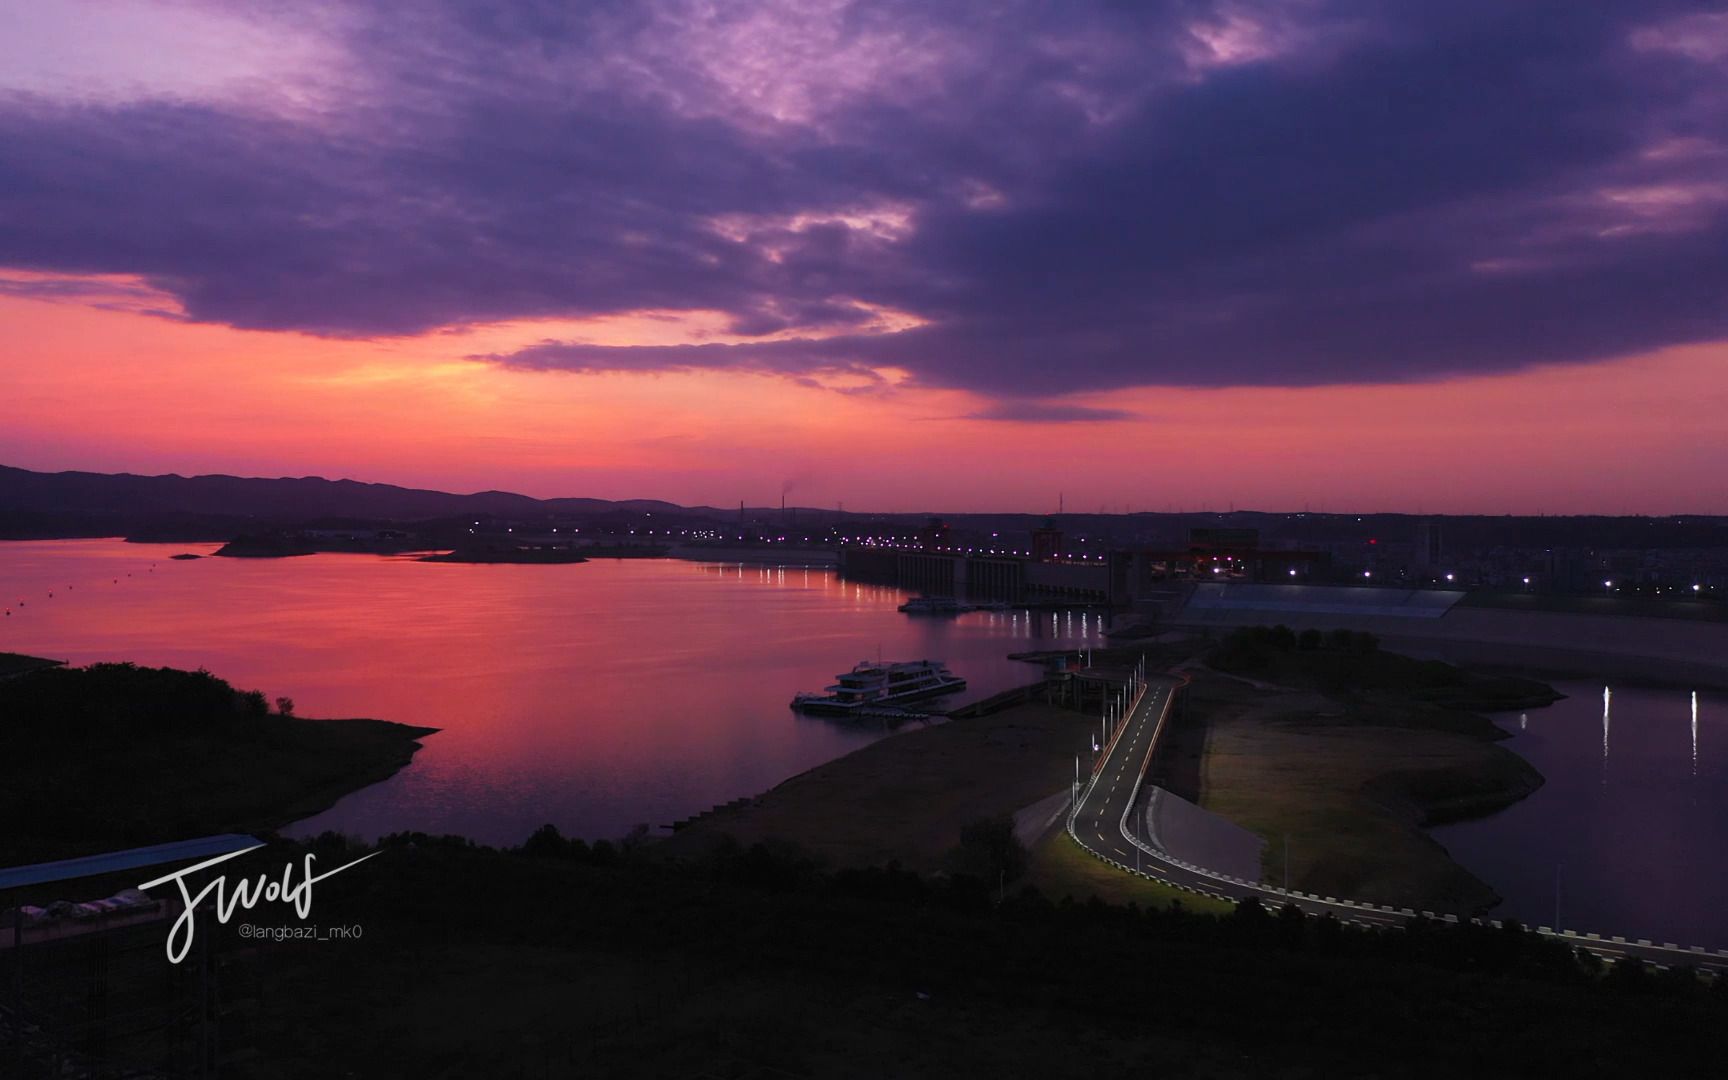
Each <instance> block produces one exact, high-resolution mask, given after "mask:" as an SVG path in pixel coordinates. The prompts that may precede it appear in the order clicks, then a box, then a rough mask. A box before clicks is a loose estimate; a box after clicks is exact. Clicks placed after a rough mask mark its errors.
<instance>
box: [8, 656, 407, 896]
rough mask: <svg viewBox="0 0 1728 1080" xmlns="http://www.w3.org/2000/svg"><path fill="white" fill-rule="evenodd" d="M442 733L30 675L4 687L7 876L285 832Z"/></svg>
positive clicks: (260, 699)
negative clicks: (192, 842) (23, 868)
mask: <svg viewBox="0 0 1728 1080" xmlns="http://www.w3.org/2000/svg"><path fill="white" fill-rule="evenodd" d="M289 708H290V709H291V704H289ZM435 730H436V729H435V728H423V727H408V726H406V725H403V724H394V723H387V722H385V721H381V720H309V719H304V718H301V717H295V716H292V715H283V712H282V708H281V704H279V705H278V709H277V711H274V712H273V711H271V709H270V706H269V704H268V703H267V702H266V700H265V698H264V695H263V694H261V693H257V692H255V691H254V692H242V691H237V690H235V689H234V688H233V687H231V686H229V685H228V684H227V683H225V682H223V681H222V680H221V679H218V678H216V677H215V676H213V675H210V674H209V673H208V672H187V671H176V670H174V669H171V668H139V667H134V666H132V665H130V664H97V665H92V666H90V667H87V668H46V669H37V670H32V671H28V672H26V673H25V674H21V675H18V676H16V677H13V678H7V679H3V680H0V821H5V822H7V823H8V827H7V828H6V829H4V830H0V866H10V865H16V864H20V863H29V862H39V861H47V860H53V859H64V858H70V857H73V856H77V855H86V854H92V853H96V852H102V851H110V850H114V849H118V848H126V847H134V846H140V845H145V844H154V843H162V842H166V841H170V840H182V839H186V838H189V837H195V836H202V835H207V834H211V833H222V832H257V831H264V830H270V829H274V828H279V827H281V826H283V825H286V824H287V823H289V822H291V821H294V820H297V819H299V818H302V817H306V816H308V815H310V814H313V813H316V812H318V811H319V810H322V809H324V808H325V807H328V806H329V805H330V804H331V803H333V802H335V801H336V800H337V799H338V798H340V797H341V796H343V795H345V794H347V793H348V792H350V791H354V790H356V789H358V788H361V787H365V786H366V785H368V784H372V783H376V782H377V781H379V780H382V779H384V778H385V777H388V776H390V775H391V774H392V773H394V772H395V771H396V770H397V769H400V768H401V767H402V766H404V765H406V764H407V763H408V761H409V759H410V758H412V756H413V754H414V752H415V751H416V750H418V749H419V748H420V744H419V742H418V741H417V740H419V739H421V738H423V737H424V736H426V735H429V734H432V733H433V732H434V731H435Z"/></svg>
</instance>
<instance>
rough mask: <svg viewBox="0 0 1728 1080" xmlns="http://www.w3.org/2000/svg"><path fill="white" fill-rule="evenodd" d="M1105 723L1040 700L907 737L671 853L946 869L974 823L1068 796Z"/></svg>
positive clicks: (745, 810) (861, 753) (698, 827)
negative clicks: (755, 850) (783, 848)
mask: <svg viewBox="0 0 1728 1080" xmlns="http://www.w3.org/2000/svg"><path fill="white" fill-rule="evenodd" d="M811 722H818V723H819V722H823V721H811ZM1095 726H1096V721H1095V720H1094V719H1093V718H1092V717H1088V716H1082V715H1081V714H1079V713H1077V712H1074V711H1072V710H1069V709H1063V708H1058V707H1056V706H1053V705H1046V704H1042V703H1031V704H1026V705H1019V706H1015V707H1013V708H1010V709H1005V710H1003V711H1002V712H999V713H995V714H993V715H990V716H979V717H970V718H966V719H957V720H952V721H949V722H947V723H943V724H936V725H934V726H931V727H927V728H919V729H916V730H909V731H902V732H901V733H899V734H897V735H894V736H893V737H892V738H887V739H883V740H881V741H879V742H874V743H871V744H870V745H869V746H866V747H863V748H861V749H858V750H855V751H853V752H852V753H850V754H848V755H846V756H845V757H843V758H840V759H838V760H835V761H830V762H828V763H827V764H824V765H819V766H817V767H816V768H814V769H811V770H809V771H808V772H804V773H801V774H799V775H798V776H795V777H793V778H792V779H790V780H787V781H786V782H785V783H783V784H781V785H780V786H778V787H776V788H774V789H773V790H771V791H768V792H766V793H765V794H763V795H761V796H759V797H758V798H756V799H754V800H751V801H749V802H747V803H745V804H743V805H740V806H735V807H732V808H729V809H726V810H721V811H718V812H716V813H714V814H711V815H709V816H708V817H705V818H703V819H701V820H700V821H698V822H696V823H695V824H693V825H691V826H689V827H688V828H685V829H683V830H681V831H680V832H678V833H677V834H675V835H674V836H673V837H672V838H671V839H670V840H667V841H665V842H664V843H663V844H662V845H659V846H661V847H664V848H665V849H666V850H667V851H668V852H670V853H677V854H683V853H688V852H696V851H700V850H702V849H703V848H705V847H707V846H708V845H710V844H711V843H713V841H714V840H715V838H717V837H719V836H721V835H728V836H731V837H733V838H734V839H736V840H738V841H739V842H741V843H744V844H750V843H755V842H757V841H762V840H769V839H775V840H783V841H788V842H790V843H793V844H796V845H797V846H798V847H800V848H802V849H804V850H806V851H809V852H811V853H812V854H814V855H816V856H818V857H820V858H822V859H823V860H824V861H826V862H828V863H830V864H832V865H834V866H870V865H885V864H887V863H888V862H890V861H897V862H899V863H901V864H902V865H904V866H907V867H911V868H915V869H919V870H927V871H928V870H937V869H942V868H943V865H944V860H945V858H946V857H947V855H948V853H949V852H950V851H951V850H952V849H953V847H954V845H955V843H956V839H957V838H958V836H959V835H960V829H961V828H962V827H963V826H965V825H968V824H970V823H972V822H974V821H978V820H980V819H983V818H993V817H1003V816H1007V815H1011V814H1013V813H1014V812H1016V811H1018V810H1020V809H1021V808H1023V807H1026V806H1030V805H1031V804H1032V803H1035V802H1037V801H1038V800H1040V799H1043V798H1046V797H1047V796H1049V795H1051V794H1052V793H1054V792H1058V791H1064V790H1066V789H1067V787H1068V784H1069V782H1070V781H1071V780H1072V779H1073V776H1074V754H1075V752H1076V751H1077V750H1078V749H1079V748H1080V747H1081V745H1082V744H1083V743H1084V742H1085V740H1086V738H1087V735H1088V733H1089V732H1090V731H1091V730H1092V729H1093V727H1095Z"/></svg>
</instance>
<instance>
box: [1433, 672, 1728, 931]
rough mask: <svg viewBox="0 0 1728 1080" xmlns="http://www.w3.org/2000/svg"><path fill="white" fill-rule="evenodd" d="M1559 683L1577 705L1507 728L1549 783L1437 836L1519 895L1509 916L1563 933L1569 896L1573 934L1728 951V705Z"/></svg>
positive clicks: (1673, 694)
mask: <svg viewBox="0 0 1728 1080" xmlns="http://www.w3.org/2000/svg"><path fill="white" fill-rule="evenodd" d="M1554 685H1555V688H1556V689H1558V690H1560V691H1562V692H1563V693H1566V694H1568V695H1569V697H1568V698H1567V699H1566V700H1564V701H1561V702H1558V703H1556V704H1554V705H1551V706H1549V707H1547V708H1544V709H1538V710H1532V711H1531V712H1528V713H1525V714H1523V715H1522V716H1520V717H1519V718H1518V722H1517V723H1511V722H1509V721H1510V719H1511V718H1510V717H1505V718H1502V719H1501V721H1500V723H1501V726H1502V727H1503V728H1505V729H1506V730H1508V731H1509V732H1510V733H1511V734H1512V738H1511V739H1509V740H1508V741H1507V742H1506V743H1505V746H1506V747H1507V748H1508V749H1510V750H1512V751H1514V752H1516V753H1518V754H1520V755H1522V756H1523V757H1524V758H1525V759H1527V760H1528V761H1529V762H1530V763H1531V764H1532V765H1534V766H1535V767H1536V769H1537V770H1538V771H1539V772H1541V773H1542V775H1543V776H1544V777H1545V778H1546V779H1547V783H1546V784H1545V785H1544V786H1543V787H1542V788H1541V789H1540V790H1539V791H1537V792H1536V793H1535V794H1534V795H1532V796H1530V797H1529V798H1528V799H1525V800H1524V801H1523V802H1520V803H1518V804H1517V805H1515V806H1513V807H1511V808H1509V809H1507V810H1505V811H1502V812H1501V813H1499V814H1496V815H1494V816H1492V817H1488V818H1484V819H1482V820H1479V821H1473V822H1466V823H1463V824H1459V825H1451V826H1447V827H1445V828H1440V829H1435V830H1434V831H1433V835H1434V838H1435V839H1436V840H1438V841H1440V843H1442V844H1444V845H1445V846H1446V848H1447V850H1449V851H1450V852H1451V853H1452V855H1453V857H1454V858H1456V859H1457V860H1458V861H1459V862H1460V863H1462V864H1463V865H1464V866H1465V867H1467V868H1469V869H1470V870H1471V871H1472V872H1473V873H1475V874H1476V875H1477V876H1478V877H1480V878H1482V880H1484V881H1486V882H1488V884H1490V885H1491V886H1493V887H1494V888H1495V890H1496V891H1498V892H1500V893H1501V894H1502V895H1503V896H1505V897H1506V902H1505V903H1504V904H1503V905H1502V906H1501V908H1500V911H1499V912H1498V913H1499V914H1502V915H1512V916H1516V917H1518V918H1520V919H1523V920H1525V921H1527V922H1530V923H1532V924H1540V925H1553V923H1554V921H1555V911H1556V906H1557V901H1558V910H1559V919H1560V923H1561V925H1562V926H1563V927H1564V928H1567V929H1573V930H1578V931H1580V932H1585V931H1590V932H1596V933H1602V934H1620V935H1622V936H1625V937H1629V938H1641V937H1642V938H1650V939H1652V940H1654V941H1658V942H1662V941H1672V942H1676V943H1678V944H1681V945H1688V946H1690V945H1702V946H1704V947H1706V948H1712V949H1718V948H1728V864H1725V863H1724V862H1723V860H1722V853H1723V852H1724V851H1728V760H1725V757H1724V755H1723V754H1722V753H1721V751H1720V748H1721V747H1723V746H1724V745H1728V697H1724V696H1722V695H1718V694H1713V693H1708V692H1705V693H1699V692H1697V691H1689V690H1678V689H1657V688H1648V687H1637V686H1626V685H1614V686H1603V685H1602V684H1600V683H1568V682H1557V683H1555V684H1554ZM1598 700H1600V702H1601V715H1600V717H1599V718H1598V717H1597V716H1596V715H1595V712H1596V709H1595V702H1596V701H1598ZM1598 724H1599V725H1600V729H1601V730H1600V735H1599V736H1598V734H1597V732H1596V730H1595V729H1596V728H1597V726H1598ZM1713 747H1714V748H1717V749H1716V750H1714V751H1713V750H1712V748H1713ZM1556 892H1558V894H1559V895H1558V897H1556Z"/></svg>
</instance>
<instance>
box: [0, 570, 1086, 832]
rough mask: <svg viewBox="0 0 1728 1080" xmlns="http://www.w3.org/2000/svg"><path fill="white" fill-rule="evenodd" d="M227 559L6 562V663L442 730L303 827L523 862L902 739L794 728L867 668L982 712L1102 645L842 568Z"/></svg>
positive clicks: (0, 587) (1073, 622)
mask: <svg viewBox="0 0 1728 1080" xmlns="http://www.w3.org/2000/svg"><path fill="white" fill-rule="evenodd" d="M210 550H213V547H212V545H140V544H125V543H122V542H119V541H115V540H78V541H44V542H34V541H32V542H23V543H6V544H0V598H4V604H5V606H7V607H15V606H16V604H15V602H16V601H20V600H23V601H27V605H26V606H24V607H18V608H16V610H14V611H13V614H12V615H10V616H5V617H0V651H15V652H24V653H30V654H35V655H41V656H51V657H55V658H57V659H64V660H69V661H71V662H73V663H87V662H91V661H95V660H132V661H136V662H138V663H141V664H150V665H172V666H175V667H185V668H196V667H200V666H202V667H207V668H209V669H210V670H211V671H213V672H215V673H216V674H218V675H220V676H222V677H223V678H226V679H228V680H229V681H230V682H232V683H234V684H235V685H236V686H239V687H242V688H247V689H251V688H256V689H260V690H263V691H264V692H265V693H266V694H267V695H269V696H270V697H271V698H274V697H276V696H277V695H286V696H288V697H291V698H293V699H294V700H295V702H296V706H297V711H298V712H299V713H300V714H301V715H305V716H320V717H333V716H372V717H378V718H381V719H386V720H398V721H402V722H404V723H410V724H422V725H426V726H431V727H438V728H442V729H443V730H442V731H441V732H440V733H439V734H437V735H434V736H431V737H430V738H428V739H427V740H426V743H425V749H423V750H421V751H420V752H419V754H417V755H416V757H415V759H414V764H413V765H412V766H411V767H410V768H408V769H406V770H404V771H402V772H401V773H399V774H397V776H396V777H394V778H392V779H391V780H389V781H386V782H385V783H382V784H378V785H374V786H373V787H371V788H368V789H366V790H364V791H361V792H358V793H356V794H354V795H352V796H350V797H348V798H346V799H344V800H343V801H342V802H341V803H339V804H337V805H336V806H335V807H333V808H332V809H331V810H329V811H327V812H326V813H324V814H321V815H319V816H318V817H316V818H314V819H311V820H310V821H309V822H306V823H304V828H305V829H311V830H316V829H323V828H335V829H341V830H343V831H347V832H352V833H356V834H362V835H368V836H370V835H376V834H379V833H382V832H390V831H396V830H402V829H420V830H424V831H427V832H434V833H438V832H454V833H460V834H464V835H468V836H472V837H474V838H475V839H477V840H481V841H483V842H488V843H514V842H517V841H520V840H521V839H523V838H524V837H526V836H527V834H528V833H529V832H530V831H532V830H533V829H534V828H535V827H536V826H538V825H540V824H542V823H544V822H548V821H550V822H553V823H555V824H557V825H558V826H559V827H560V828H561V829H563V830H564V831H565V832H567V833H569V834H572V835H580V836H588V837H599V836H618V835H620V834H622V833H623V832H625V831H626V830H628V829H629V828H630V827H631V826H633V825H635V824H637V823H646V824H650V825H657V824H663V823H667V822H671V821H673V820H675V819H677V818H680V817H686V816H688V815H690V814H692V813H695V812H698V811H701V810H704V809H706V808H708V807H710V806H712V805H714V804H716V803H719V802H724V801H726V800H729V799H732V798H736V797H738V796H740V795H749V794H755V793H757V792H760V791H762V790H765V789H767V788H769V787H771V786H773V785H774V784H776V783H778V782H779V781H781V780H784V779H786V778H787V777H789V776H792V775H795V774H797V773H799V772H802V771H803V770H805V769H808V768H811V767H812V766H814V765H817V764H820V763H822V762H824V761H828V760H831V759H833V758H835V757H838V756H840V755H841V754H844V753H846V752H848V751H850V750H852V749H854V748H856V747H859V746H862V745H864V744H866V743H868V742H871V741H873V740H875V739H878V738H881V737H882V736H883V735H884V734H887V732H885V731H884V730H883V729H882V728H881V727H880V726H875V725H872V724H870V723H868V722H859V721H837V720H830V719H820V718H811V717H802V716H798V715H795V714H794V713H792V712H791V711H790V710H789V709H788V708H787V703H788V702H789V701H790V700H791V697H792V695H793V693H794V692H795V691H798V690H805V689H819V688H821V687H823V686H826V685H828V684H829V683H830V682H832V681H833V678H832V677H833V675H834V674H835V673H836V672H839V671H842V670H845V669H848V668H850V667H851V666H852V665H853V664H855V663H857V662H858V661H859V660H862V659H866V658H871V659H874V658H875V657H877V656H878V655H880V656H882V657H883V658H884V659H890V660H892V659H917V658H925V657H928V658H931V659H940V660H944V661H946V662H947V663H948V665H949V666H950V667H951V668H953V670H954V671H955V672H956V673H957V674H959V675H962V676H964V677H965V678H966V679H967V680H968V682H969V685H968V688H967V691H966V692H965V694H964V695H961V696H960V697H958V698H956V699H955V700H958V701H965V700H969V699H972V698H977V697H982V696H987V695H989V694H991V693H995V692H997V691H999V690H1003V689H1007V688H1009V687H1012V686H1018V685H1022V684H1024V683H1027V682H1031V681H1033V679H1035V678H1036V676H1037V669H1036V668H1035V667H1034V666H1032V665H1029V664H1025V663H1021V662H1018V661H1012V660H1009V659H1007V655H1006V654H1008V653H1009V652H1014V651H1019V650H1027V649H1041V648H1066V647H1084V646H1086V645H1089V644H1090V645H1100V644H1102V643H1103V637H1102V631H1103V622H1102V618H1101V617H1100V616H1098V615H1096V614H1088V613H1084V612H1066V611H1064V612H1037V611H1035V612H1027V611H1024V610H1006V611H980V612H974V613H971V614H968V615H964V616H961V617H959V618H952V617H916V618H915V617H910V616H907V615H904V614H901V613H900V612H899V611H897V610H896V608H897V607H898V605H899V604H900V603H902V602H903V601H904V600H905V599H906V596H907V594H906V593H904V592H902V591H900V590H896V589H891V588H884V587H881V586H875V585H866V584H861V583H857V582H847V581H841V580H839V579H838V578H837V577H836V576H835V574H834V572H833V571H832V570H829V569H822V568H803V567H776V566H757V565H739V564H722V565H712V564H698V563H689V562H680V561H672V560H596V561H594V562H589V563H583V564H578V565H570V566H473V565H463V564H450V563H420V562H415V561H412V560H408V559H385V558H379V557H376V556H370V555H316V556H310V557H302V558H294V559H257V560H253V559H202V560H198V561H190V562H172V561H169V560H168V558H167V556H169V555H171V554H174V553H176V552H181V551H193V552H208V551H210ZM128 575H130V576H128ZM68 584H70V585H74V586H75V590H74V591H73V592H66V591H64V588H63V586H65V585H68ZM49 591H54V592H55V593H56V596H55V597H53V598H52V599H50V598H48V597H47V595H46V594H47V593H48V592H49ZM14 594H15V595H14ZM858 809H859V812H867V811H868V808H865V807H860V808H858Z"/></svg>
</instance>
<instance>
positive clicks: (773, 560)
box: [666, 544, 839, 566]
mask: <svg viewBox="0 0 1728 1080" xmlns="http://www.w3.org/2000/svg"><path fill="white" fill-rule="evenodd" d="M666 554H667V556H668V557H669V558H673V559H688V560H689V561H691V562H716V563H765V564H768V565H775V566H833V565H835V564H836V563H837V562H838V561H839V556H838V555H837V554H835V552H834V551H833V549H831V548H806V547H787V546H785V545H781V544H763V545H760V546H757V545H750V546H739V547H709V546H707V545H702V544H674V545H672V547H671V548H670V549H669V550H668V551H667V552H666Z"/></svg>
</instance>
